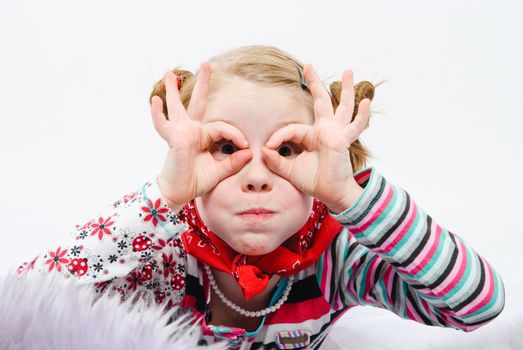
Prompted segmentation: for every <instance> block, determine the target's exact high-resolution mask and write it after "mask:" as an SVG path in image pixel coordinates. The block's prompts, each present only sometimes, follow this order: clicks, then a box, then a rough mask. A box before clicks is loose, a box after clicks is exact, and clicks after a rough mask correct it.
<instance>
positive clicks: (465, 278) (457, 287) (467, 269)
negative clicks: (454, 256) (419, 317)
mask: <svg viewBox="0 0 523 350" xmlns="http://www.w3.org/2000/svg"><path fill="white" fill-rule="evenodd" d="M465 251H466V252H467V265H466V267H465V272H464V273H463V277H462V278H461V280H460V281H459V282H458V283H457V284H456V285H455V286H454V288H452V290H451V291H450V292H448V293H447V294H445V295H444V296H442V297H440V299H441V300H443V301H447V300H449V299H450V298H452V297H453V296H454V295H455V294H456V293H457V292H458V291H459V290H461V288H462V287H463V285H464V284H465V283H466V282H467V281H468V280H469V276H470V274H471V271H472V265H473V263H472V259H473V257H472V256H471V254H470V249H468V248H467V247H465ZM478 262H479V261H478ZM478 267H479V266H478Z"/></svg>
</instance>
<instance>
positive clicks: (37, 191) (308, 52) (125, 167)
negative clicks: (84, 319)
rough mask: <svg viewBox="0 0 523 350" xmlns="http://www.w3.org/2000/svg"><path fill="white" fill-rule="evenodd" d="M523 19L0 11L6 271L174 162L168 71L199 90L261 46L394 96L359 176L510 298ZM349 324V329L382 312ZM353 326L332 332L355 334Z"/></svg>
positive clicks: (1, 261) (338, 6)
mask: <svg viewBox="0 0 523 350" xmlns="http://www.w3.org/2000/svg"><path fill="white" fill-rule="evenodd" d="M522 9H523V7H522V5H520V3H519V2H518V1H499V2H496V3H494V2H492V1H449V0H444V1H438V2H420V1H402V0H399V1H387V0H382V1H358V2H354V1H330V2H329V1H323V2H321V3H320V2H313V1H264V2H258V3H248V2H241V1H221V2H217V1H184V2H180V1H123V0H122V1H112V2H109V1H89V2H75V1H45V2H40V1H16V0H2V1H1V2H0V166H1V171H0V183H1V184H2V201H1V202H0V215H1V216H0V237H1V242H2V243H1V245H0V271H6V270H7V269H9V268H11V267H15V266H17V265H18V264H19V263H20V262H21V261H22V260H26V259H30V258H32V257H33V256H34V255H36V254H38V253H40V252H42V251H43V250H45V249H46V248H49V247H51V246H52V245H53V242H58V241H59V240H60V238H61V237H63V235H64V234H65V233H67V232H69V231H71V230H72V229H73V228H74V225H75V224H80V223H81V224H83V223H84V222H85V221H87V220H88V219H89V218H90V217H91V216H93V215H96V213H97V212H98V211H99V210H100V209H102V208H103V207H105V206H106V205H108V204H110V203H111V202H112V201H113V200H115V199H117V198H118V197H120V196H122V195H123V194H126V193H129V192H131V191H134V190H136V189H138V188H139V187H140V186H141V184H142V183H143V182H145V181H146V180H150V179H153V178H154V177H155V176H156V175H157V174H158V173H159V171H160V170H161V167H162V165H163V161H164V156H165V152H166V144H165V142H164V141H163V140H162V139H161V138H160V136H158V135H157V133H156V131H155V130H154V128H153V124H152V120H151V117H150V114H149V105H148V97H149V93H150V90H151V87H152V85H153V83H154V82H155V81H157V80H159V79H161V78H162V76H163V74H164V72H165V71H166V70H167V69H169V68H173V67H175V66H177V65H181V66H182V68H184V69H188V70H191V71H193V72H194V71H195V70H196V69H197V68H198V66H199V64H200V63H201V62H202V61H204V60H206V59H208V58H210V57H211V56H213V55H215V54H217V53H220V52H222V51H225V50H228V49H231V48H234V47H237V46H242V45H248V44H268V45H274V46H277V47H279V48H281V49H283V50H285V51H287V52H289V53H290V54H292V55H295V56H296V57H297V58H298V59H300V60H301V61H303V62H305V63H311V64H313V65H314V67H315V68H316V70H317V71H318V72H319V74H320V76H321V77H322V78H323V79H324V81H325V83H329V82H331V81H332V80H340V79H341V72H342V71H343V69H346V68H351V69H353V71H354V75H355V82H358V81H360V80H369V81H371V82H374V83H376V82H378V81H380V80H383V79H386V80H387V82H386V83H385V84H383V85H382V86H380V87H378V88H377V90H376V96H375V99H374V101H373V103H372V106H371V107H372V110H373V111H374V112H375V113H374V115H373V117H372V119H371V124H370V128H369V129H367V131H366V132H365V134H364V135H363V136H362V140H363V142H364V144H365V145H367V146H368V147H369V148H370V150H371V151H372V152H373V153H374V154H375V156H376V158H375V159H373V160H372V161H371V162H370V163H369V165H373V166H375V167H376V168H377V169H378V170H379V171H380V172H381V173H382V175H384V176H385V177H386V178H387V179H388V180H389V181H391V182H392V183H394V184H396V185H398V186H400V187H402V188H404V189H406V190H407V191H408V192H409V193H410V194H411V195H412V197H413V198H414V200H415V201H416V202H417V203H418V205H420V206H421V207H422V208H423V209H424V210H425V211H426V212H427V213H428V214H429V215H431V216H432V217H433V219H434V220H436V221H437V222H438V223H439V224H441V225H442V226H444V227H445V228H447V229H449V230H451V231H452V232H454V233H456V234H458V235H459V236H461V237H463V238H464V239H465V240H466V241H467V242H468V243H469V244H470V245H471V246H472V247H473V248H474V249H475V250H476V251H477V252H479V253H480V254H481V255H482V256H484V257H485V258H486V259H487V260H488V261H489V262H490V263H491V264H492V265H493V266H494V268H495V269H496V270H497V271H498V272H500V274H501V276H502V277H503V279H504V281H505V283H506V285H507V288H511V286H512V285H513V284H514V281H515V280H516V279H517V278H518V276H519V273H517V269H518V268H519V266H520V265H521V263H522V262H523V259H522V258H521V245H522V243H523V238H522V234H523V229H522V224H521V217H522V213H521V209H522V204H521V201H522V195H523V190H522V189H521V187H522V186H521V179H522V175H523V174H522V173H523V169H522V163H523V161H522V160H523V142H522V140H521V134H522V131H523V122H522V113H521V109H522V107H521V101H522V98H523V93H522V91H523V88H522V82H523V74H522V73H523V70H522V69H521V66H520V64H521V62H523V54H522V45H521V35H520V34H521V33H522V32H523V26H522V25H521V24H520V23H521V18H520V16H521V13H522ZM509 299H510V295H507V300H509ZM509 305H510V304H508V303H507V310H508V309H510V308H509ZM356 309H361V310H365V311H363V312H362V311H359V310H356ZM356 309H355V310H353V311H351V312H349V314H351V313H352V314H353V315H357V314H358V312H360V313H361V315H362V317H364V316H365V315H371V314H372V313H373V312H378V313H379V315H383V313H384V312H385V311H382V310H370V311H367V310H368V309H369V308H356ZM366 312H368V314H366ZM349 314H348V315H346V316H345V318H344V320H342V321H346V320H347V319H350V317H354V318H356V316H351V315H349ZM388 314H389V313H388V312H387V317H389V315H388ZM374 315H378V314H374ZM369 317H370V316H369ZM390 317H391V319H390V320H389V321H388V322H391V323H390V324H393V322H396V321H398V322H401V323H398V324H401V325H402V326H405V325H407V326H409V327H412V328H411V329H414V327H417V326H418V325H417V324H415V322H411V321H403V320H401V319H398V318H397V317H396V316H395V315H392V316H390ZM396 319H397V320H396ZM337 327H340V326H337ZM420 327H421V328H423V330H425V331H426V332H436V331H437V330H433V328H434V327H424V326H420ZM421 328H420V329H421ZM335 329H336V328H335ZM416 329H418V328H416ZM405 334H408V335H407V336H405V337H404V338H403V341H404V339H405V338H409V337H411V336H413V334H414V333H413V332H410V333H409V332H408V331H406V333H405ZM432 334H434V333H432ZM403 345H405V343H403Z"/></svg>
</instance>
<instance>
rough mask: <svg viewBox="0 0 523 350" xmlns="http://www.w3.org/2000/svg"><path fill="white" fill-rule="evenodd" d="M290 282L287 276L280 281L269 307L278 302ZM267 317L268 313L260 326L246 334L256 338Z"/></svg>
mask: <svg viewBox="0 0 523 350" xmlns="http://www.w3.org/2000/svg"><path fill="white" fill-rule="evenodd" d="M288 283H289V279H288V278H287V277H285V278H282V279H281V280H280V282H279V283H278V287H277V288H276V291H275V292H274V294H273V295H272V298H271V302H270V303H269V307H271V306H274V304H276V302H277V301H278V300H279V299H280V298H281V296H282V294H283V291H284V290H285V287H287V284H288ZM266 317H267V315H265V316H263V317H262V320H261V321H260V324H259V326H258V328H256V329H255V330H253V331H250V332H245V336H246V337H249V338H251V337H253V338H254V337H255V336H256V335H257V334H258V332H259V331H260V329H262V328H263V325H264V324H265V318H266Z"/></svg>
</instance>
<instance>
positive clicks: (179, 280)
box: [171, 273, 185, 290]
mask: <svg viewBox="0 0 523 350" xmlns="http://www.w3.org/2000/svg"><path fill="white" fill-rule="evenodd" d="M171 287H172V288H173V289H174V290H180V289H182V288H183V287H185V278H183V276H182V275H180V274H179V273H177V274H176V275H173V277H172V278H171Z"/></svg>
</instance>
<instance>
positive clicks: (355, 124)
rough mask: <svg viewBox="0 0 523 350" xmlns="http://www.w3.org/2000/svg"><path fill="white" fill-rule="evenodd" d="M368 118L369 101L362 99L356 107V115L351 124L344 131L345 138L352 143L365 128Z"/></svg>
mask: <svg viewBox="0 0 523 350" xmlns="http://www.w3.org/2000/svg"><path fill="white" fill-rule="evenodd" d="M369 117H370V99H368V98H364V99H363V100H361V101H360V103H359V105H358V114H357V115H356V117H354V120H353V121H352V123H350V124H349V125H347V127H346V128H345V129H344V132H345V136H346V138H347V139H348V140H350V142H351V143H352V142H353V141H354V140H356V139H357V138H358V137H359V136H360V135H361V133H362V132H363V131H364V130H365V128H366V127H367V124H368V123H369Z"/></svg>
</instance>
